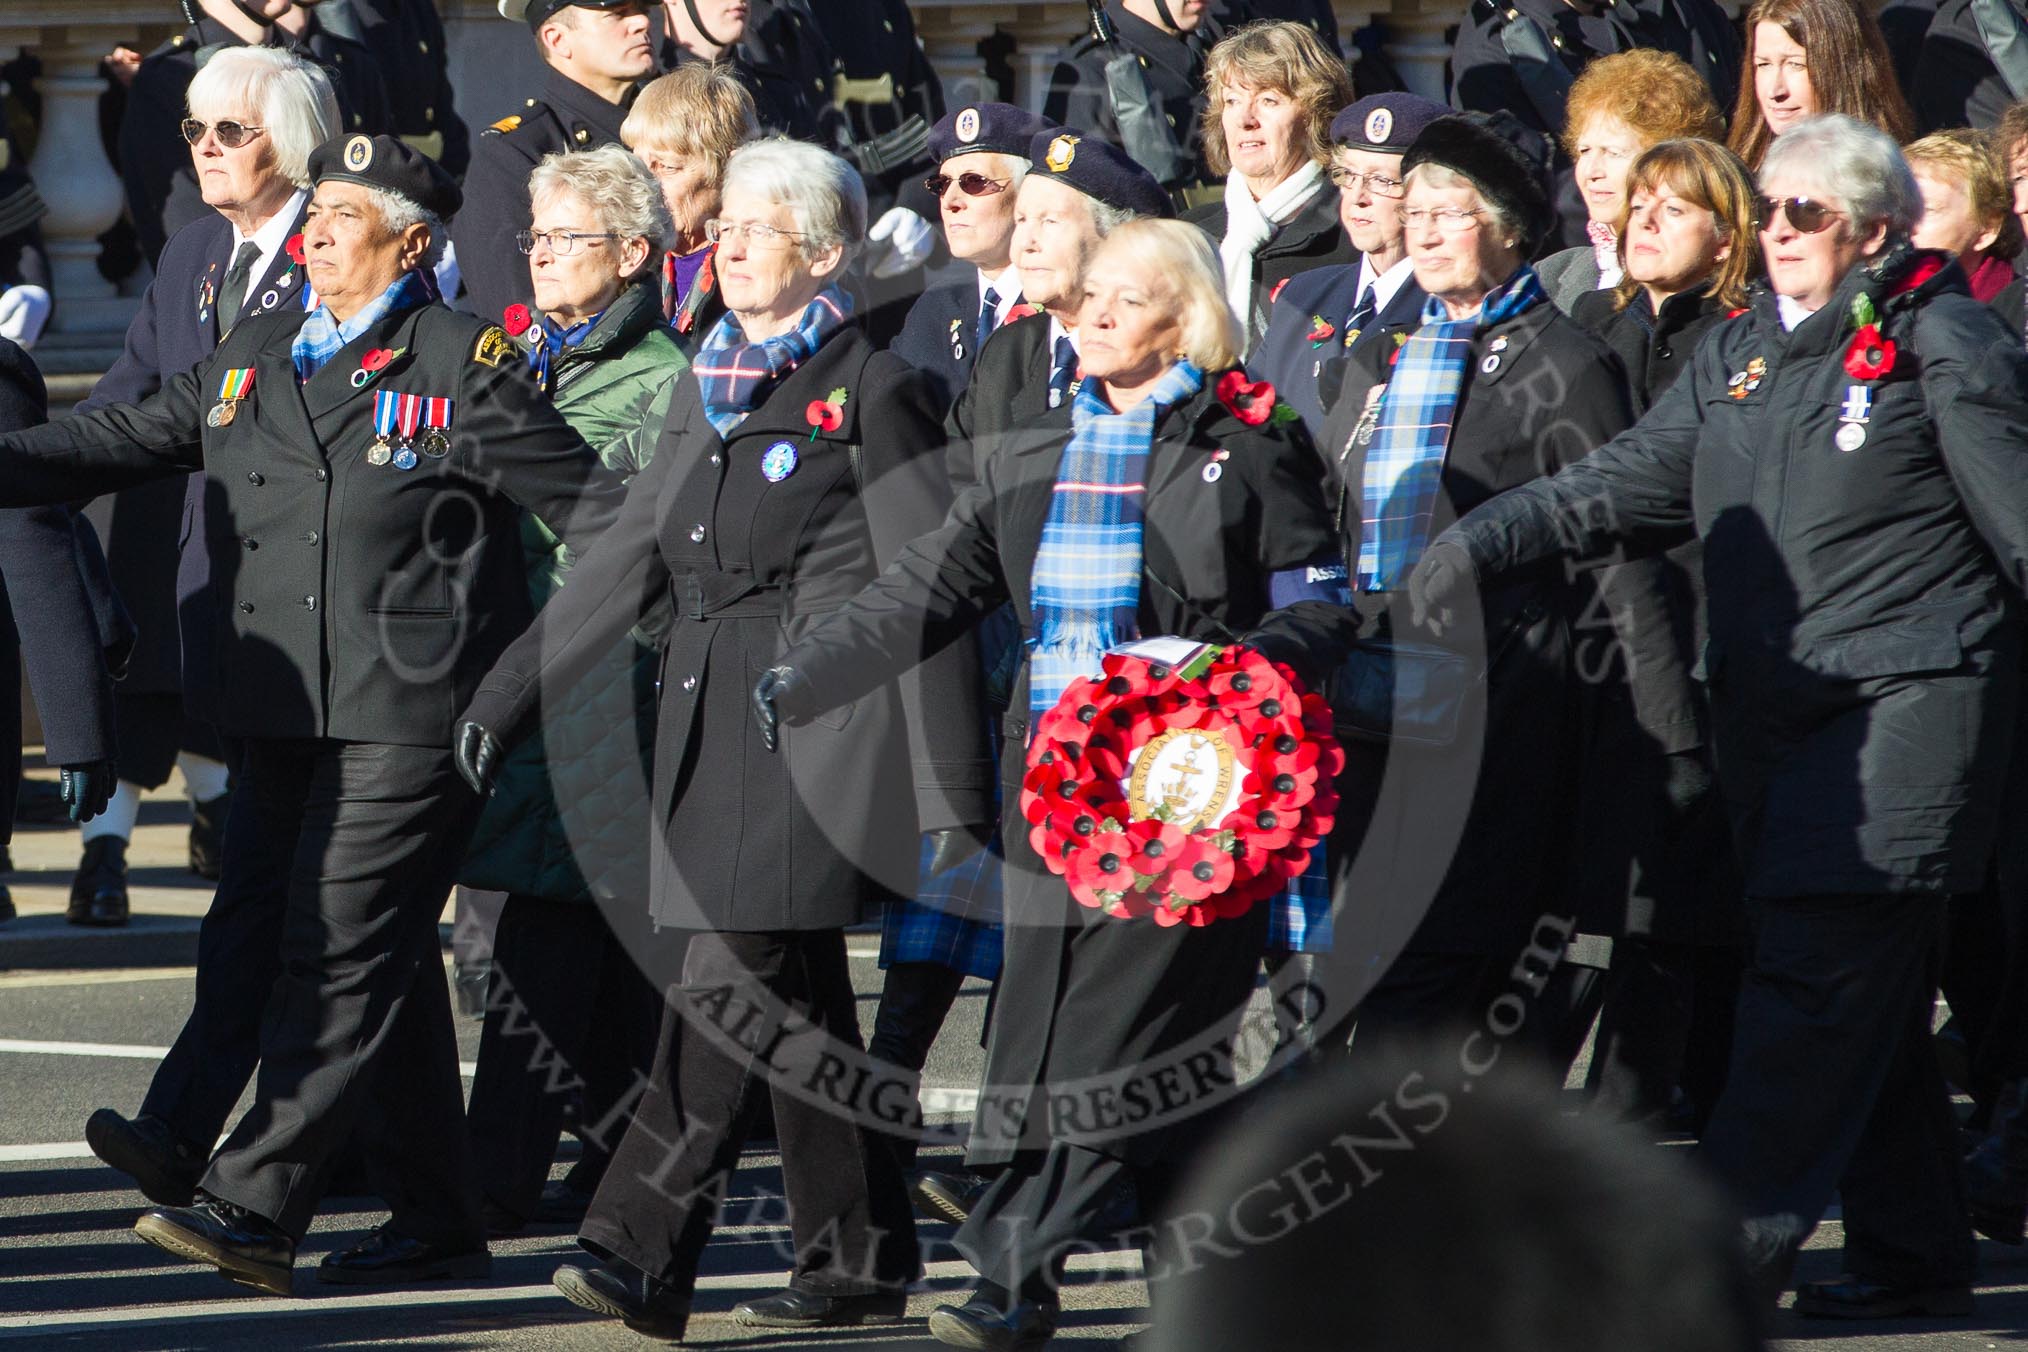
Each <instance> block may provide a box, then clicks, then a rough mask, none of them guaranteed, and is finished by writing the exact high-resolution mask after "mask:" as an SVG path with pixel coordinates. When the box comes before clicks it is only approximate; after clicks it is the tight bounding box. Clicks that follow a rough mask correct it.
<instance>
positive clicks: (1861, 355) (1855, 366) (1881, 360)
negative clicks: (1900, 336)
mask: <svg viewBox="0 0 2028 1352" xmlns="http://www.w3.org/2000/svg"><path fill="white" fill-rule="evenodd" d="M1894 356H1895V348H1894V342H1893V340H1892V339H1889V338H1884V337H1882V336H1881V334H1880V326H1879V325H1878V324H1862V325H1861V326H1860V327H1859V331H1858V332H1857V333H1855V334H1853V335H1852V345H1851V346H1850V347H1848V348H1846V349H1845V370H1846V372H1847V373H1848V374H1850V375H1851V377H1852V378H1853V379H1854V380H1878V379H1880V378H1881V377H1882V376H1884V375H1886V374H1887V373H1888V372H1890V371H1892V370H1893V369H1894Z"/></svg>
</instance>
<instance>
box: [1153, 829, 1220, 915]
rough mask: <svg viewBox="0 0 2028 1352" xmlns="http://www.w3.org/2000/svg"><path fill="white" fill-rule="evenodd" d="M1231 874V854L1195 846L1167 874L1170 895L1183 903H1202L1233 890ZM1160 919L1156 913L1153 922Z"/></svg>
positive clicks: (1158, 913)
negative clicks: (1227, 890)
mask: <svg viewBox="0 0 2028 1352" xmlns="http://www.w3.org/2000/svg"><path fill="white" fill-rule="evenodd" d="M1193 844H1194V843H1193ZM1232 874H1233V859H1232V856H1231V855H1230V854H1228V853H1227V852H1226V851H1224V850H1211V849H1206V848H1205V847H1204V846H1202V845H1195V844H1194V848H1192V849H1191V851H1190V853H1189V855H1188V856H1187V857H1186V858H1184V859H1182V860H1180V861H1178V863H1177V864H1176V865H1175V866H1173V867H1172V868H1171V869H1170V870H1169V891H1170V892H1171V893H1172V894H1173V895H1175V896H1177V897H1180V898H1182V899H1183V900H1185V901H1204V900H1205V899H1207V898H1209V897H1212V896H1214V895H1216V894H1217V893H1220V892H1223V891H1224V890H1225V889H1226V888H1228V887H1230V886H1232ZM1161 918H1162V917H1161V913H1160V912H1157V913H1156V919H1157V920H1158V921H1159V920H1160V919H1161ZM1169 923H1170V924H1174V923H1175V921H1174V919H1171V920H1170V922H1169Z"/></svg>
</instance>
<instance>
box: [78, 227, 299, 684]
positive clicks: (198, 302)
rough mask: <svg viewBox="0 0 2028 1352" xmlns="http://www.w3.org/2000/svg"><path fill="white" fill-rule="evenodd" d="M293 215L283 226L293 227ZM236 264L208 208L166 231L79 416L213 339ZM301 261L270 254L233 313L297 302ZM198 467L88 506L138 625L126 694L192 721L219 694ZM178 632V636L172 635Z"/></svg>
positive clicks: (177, 365)
mask: <svg viewBox="0 0 2028 1352" xmlns="http://www.w3.org/2000/svg"><path fill="white" fill-rule="evenodd" d="M302 228H303V223H302V221H301V220H300V219H298V220H297V221H296V223H295V225H294V226H293V227H292V229H291V231H290V234H291V235H294V234H297V233H300V232H301V230H302ZM231 265H232V226H231V224H230V223H229V222H228V221H227V220H226V219H225V218H224V217H223V216H220V215H218V214H217V213H216V212H208V213H206V215H205V216H204V218H203V219H201V220H197V221H193V222H191V223H190V224H189V225H186V226H184V227H183V228H182V229H181V230H178V231H177V232H176V233H175V234H174V235H172V236H170V239H169V242H168V243H167V244H166V245H164V246H163V248H162V257H161V259H160V260H159V261H158V262H157V264H156V267H155V280H154V281H153V282H151V283H149V285H148V291H147V294H146V295H145V296H143V297H142V299H141V309H140V312H139V313H138V314H136V315H135V316H134V322H133V323H132V324H130V325H129V326H128V327H127V341H126V347H125V350H124V351H122V352H121V353H120V356H119V359H118V360H117V361H115V362H114V363H113V366H112V369H111V370H109V371H107V372H106V373H105V375H103V376H101V377H100V378H99V382H98V384H96V385H94V386H93V387H92V392H91V395H90V397H89V398H87V399H86V400H85V401H84V402H83V403H82V404H80V405H79V406H78V411H79V412H89V411H91V410H93V409H97V408H103V407H105V406H107V405H109V404H138V403H140V402H141V401H142V400H143V399H146V398H147V397H148V396H149V395H151V394H153V393H155V391H157V390H158V389H160V388H161V387H162V382H163V380H164V379H166V378H167V377H169V376H173V375H177V374H179V373H181V372H183V371H187V370H189V369H190V368H191V367H193V366H195V365H197V364H198V363H199V362H201V361H203V360H204V359H205V358H206V357H208V356H210V355H211V350H212V349H213V348H215V347H217V346H218V340H219V337H220V334H219V316H218V293H219V291H220V290H222V289H223V288H224V286H225V274H226V270H227V269H228V268H229V267H230V266H231ZM304 285H305V279H304V273H303V268H302V265H301V264H299V263H297V262H295V260H293V259H292V258H290V257H289V251H288V250H287V249H286V248H284V249H280V250H277V251H276V253H275V257H274V260H273V262H272V263H270V264H269V266H268V267H267V268H266V269H265V270H264V272H263V273H262V274H261V275H260V276H259V277H257V278H255V279H254V280H253V281H252V282H251V283H249V285H248V286H247V289H246V300H245V301H244V302H243V304H242V307H241V309H240V317H241V318H246V317H249V316H252V315H257V314H264V313H266V312H268V311H270V310H290V309H300V308H301V306H302V303H303V287H304ZM203 481H204V476H203V475H188V474H180V475H173V476H171V477H169V478H167V479H164V480H162V481H160V482H157V483H149V484H143V485H141V486H140V487H138V488H128V489H123V490H122V491H120V492H119V493H116V494H113V495H112V496H111V497H108V498H102V499H100V500H99V501H98V502H96V503H94V504H93V505H92V507H91V509H90V514H91V516H92V518H93V520H94V522H95V523H96V524H97V525H98V527H99V530H100V533H101V535H102V536H103V537H104V539H105V545H106V563H107V565H108V567H109V568H110V570H111V572H112V580H113V586H114V587H115V588H116V589H117V590H118V591H119V594H120V596H121V598H122V599H123V600H125V602H126V603H127V607H128V609H129V610H130V611H131V612H132V613H133V616H134V623H135V625H136V626H137V627H138V629H139V631H140V634H139V641H138V642H137V643H136V645H135V652H134V657H133V661H132V663H131V665H130V668H129V671H128V673H127V676H126V678H125V679H124V680H123V681H122V682H121V687H120V688H121V689H122V690H123V691H130V692H133V693H136V694H146V693H152V694H173V693H175V692H177V691H179V690H180V691H181V692H182V693H183V699H184V707H185V709H186V710H188V711H189V712H190V714H191V715H192V716H193V717H196V718H200V719H203V720H205V721H207V722H215V721H217V719H216V709H217V692H216V689H215V685H216V682H215V679H214V677H213V674H212V673H213V670H214V668H215V666H216V664H215V663H214V662H213V661H212V660H211V652H212V645H211V643H210V641H209V639H210V635H209V631H208V628H207V625H206V622H205V621H204V619H203V616H205V615H206V614H207V613H208V611H207V609H206V608H205V607H204V606H202V605H201V604H196V598H200V597H202V596H203V595H204V593H205V590H206V588H207V587H208V586H209V585H210V581H211V567H210V563H209V562H208V560H207V558H206V556H205V552H204V547H203V542H204V494H203V493H202V491H201V485H202V484H203ZM179 634H180V641H179Z"/></svg>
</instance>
